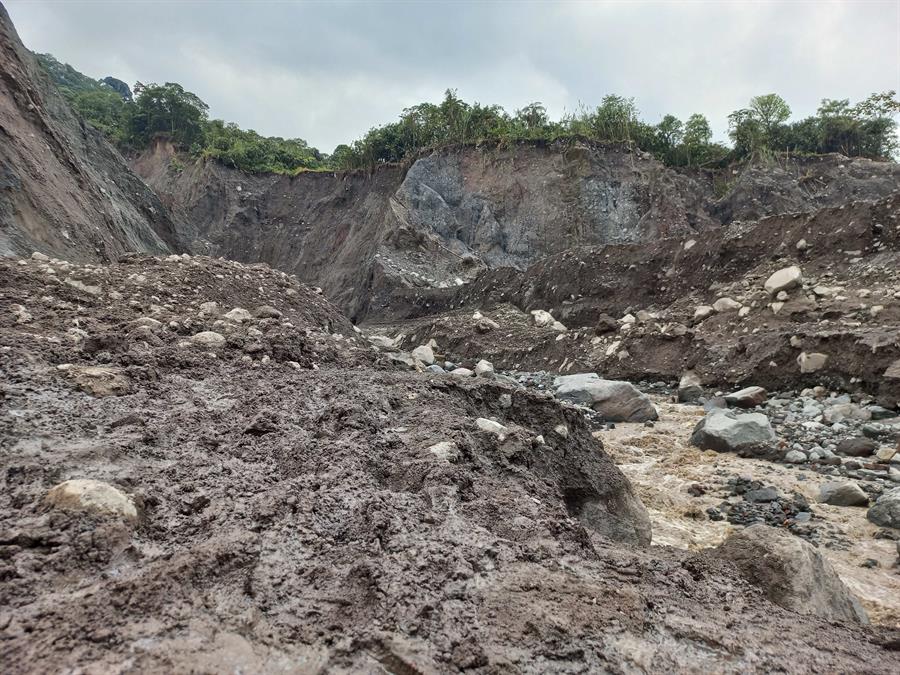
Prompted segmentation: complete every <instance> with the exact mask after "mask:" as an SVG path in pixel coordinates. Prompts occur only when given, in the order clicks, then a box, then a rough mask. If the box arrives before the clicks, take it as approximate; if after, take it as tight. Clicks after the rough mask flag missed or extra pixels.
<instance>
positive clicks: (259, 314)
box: [253, 305, 284, 319]
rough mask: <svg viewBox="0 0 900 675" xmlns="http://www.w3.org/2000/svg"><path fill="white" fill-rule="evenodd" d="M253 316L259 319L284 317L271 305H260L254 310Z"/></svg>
mask: <svg viewBox="0 0 900 675" xmlns="http://www.w3.org/2000/svg"><path fill="white" fill-rule="evenodd" d="M253 314H254V315H256V318H257V319H280V318H281V317H282V316H284V315H283V314H282V313H281V312H280V311H278V310H277V309H275V308H274V307H272V306H271V305H260V306H259V307H257V308H256V309H254V310H253Z"/></svg>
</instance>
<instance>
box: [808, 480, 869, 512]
mask: <svg viewBox="0 0 900 675" xmlns="http://www.w3.org/2000/svg"><path fill="white" fill-rule="evenodd" d="M819 502H820V503H821V504H831V505H832V506H868V505H869V496H868V495H867V494H866V493H865V492H864V491H863V489H862V488H861V487H859V485H857V484H856V483H853V482H846V483H841V482H833V483H825V484H824V485H823V486H822V487H821V488H819Z"/></svg>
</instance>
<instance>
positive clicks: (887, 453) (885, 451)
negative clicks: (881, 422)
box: [875, 445, 900, 462]
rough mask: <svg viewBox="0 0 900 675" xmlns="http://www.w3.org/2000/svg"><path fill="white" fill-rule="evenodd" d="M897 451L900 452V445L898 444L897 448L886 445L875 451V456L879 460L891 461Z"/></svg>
mask: <svg viewBox="0 0 900 675" xmlns="http://www.w3.org/2000/svg"><path fill="white" fill-rule="evenodd" d="M897 452H900V445H898V446H897V447H896V448H892V447H890V446H887V445H884V446H882V447H880V448H878V450H876V451H875V457H876V458H877V459H878V461H879V462H890V461H891V460H892V459H893V458H894V455H896V454H897Z"/></svg>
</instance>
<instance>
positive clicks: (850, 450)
mask: <svg viewBox="0 0 900 675" xmlns="http://www.w3.org/2000/svg"><path fill="white" fill-rule="evenodd" d="M877 449H878V443H876V442H875V441H873V440H871V439H869V438H846V439H844V440H843V441H841V442H840V443H838V444H837V453H838V454H840V455H845V456H847V457H869V456H871V455H872V454H874V452H875V451H876V450H877Z"/></svg>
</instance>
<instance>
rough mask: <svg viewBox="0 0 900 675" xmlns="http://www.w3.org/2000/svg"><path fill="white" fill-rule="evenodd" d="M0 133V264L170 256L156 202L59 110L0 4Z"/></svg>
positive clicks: (94, 134)
mask: <svg viewBox="0 0 900 675" xmlns="http://www.w3.org/2000/svg"><path fill="white" fill-rule="evenodd" d="M0 133H2V136H3V143H2V144H0V256H4V255H14V254H22V253H26V252H27V253H31V251H34V250H39V251H43V252H45V253H48V254H51V255H58V256H62V257H66V258H68V259H70V260H82V261H84V260H110V259H113V258H115V257H117V256H118V255H119V254H121V253H122V252H124V251H128V250H142V251H148V252H154V253H157V252H164V251H168V250H170V249H176V248H178V246H179V243H178V242H179V238H178V235H177V234H176V232H175V226H174V225H173V224H172V221H171V220H170V219H169V216H168V214H167V212H166V209H165V208H164V207H163V205H162V203H161V202H160V201H159V199H158V198H157V197H156V196H155V195H154V194H153V193H152V192H151V191H150V189H149V188H148V187H147V186H146V184H144V182H143V181H142V180H141V179H139V178H138V177H137V176H135V175H134V174H133V173H132V172H131V171H130V170H129V168H128V167H127V165H126V164H125V161H124V160H123V159H122V157H121V156H120V155H119V153H118V152H116V151H115V150H114V149H113V148H112V146H110V145H109V143H107V142H106V141H105V140H104V139H103V137H102V135H101V134H100V132H99V131H97V130H95V129H93V128H91V127H90V126H89V125H86V124H85V123H84V122H83V121H82V120H80V119H79V118H77V117H76V116H75V114H74V113H73V112H72V111H71V110H70V109H69V106H68V104H67V103H66V102H65V100H63V98H62V96H61V95H60V94H59V92H57V91H56V89H55V87H54V86H53V85H52V84H51V83H50V81H49V79H48V78H47V76H46V75H45V74H44V73H43V71H42V70H41V68H40V66H39V65H38V63H37V61H36V60H35V58H34V56H33V55H32V54H31V53H30V52H29V51H28V50H27V49H25V47H24V46H22V43H21V42H20V41H19V37H18V35H16V32H15V29H14V28H13V25H12V22H11V21H10V19H9V15H8V14H7V13H6V10H5V9H4V8H3V7H2V5H0Z"/></svg>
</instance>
